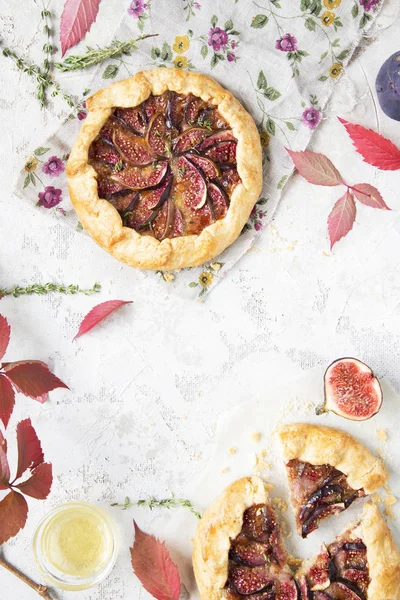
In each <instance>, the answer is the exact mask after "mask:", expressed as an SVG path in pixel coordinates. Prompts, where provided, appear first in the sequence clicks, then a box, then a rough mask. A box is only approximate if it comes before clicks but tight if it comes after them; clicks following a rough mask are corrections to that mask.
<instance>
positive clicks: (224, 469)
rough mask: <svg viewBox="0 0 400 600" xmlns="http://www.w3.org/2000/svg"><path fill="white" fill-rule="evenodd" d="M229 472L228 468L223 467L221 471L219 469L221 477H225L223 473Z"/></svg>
mask: <svg viewBox="0 0 400 600" xmlns="http://www.w3.org/2000/svg"><path fill="white" fill-rule="evenodd" d="M228 471H229V467H224V468H223V469H221V475H225V473H228Z"/></svg>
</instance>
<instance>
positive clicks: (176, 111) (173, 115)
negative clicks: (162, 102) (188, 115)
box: [167, 91, 186, 131]
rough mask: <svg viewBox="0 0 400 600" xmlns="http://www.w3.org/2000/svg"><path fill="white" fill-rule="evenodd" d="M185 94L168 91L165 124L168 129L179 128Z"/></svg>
mask: <svg viewBox="0 0 400 600" xmlns="http://www.w3.org/2000/svg"><path fill="white" fill-rule="evenodd" d="M185 102H186V99H185V96H180V95H179V94H177V93H176V92H172V91H171V92H170V93H169V97H168V102H167V125H168V127H169V128H170V129H176V130H177V131H179V130H180V126H181V123H182V120H183V113H184V110H185Z"/></svg>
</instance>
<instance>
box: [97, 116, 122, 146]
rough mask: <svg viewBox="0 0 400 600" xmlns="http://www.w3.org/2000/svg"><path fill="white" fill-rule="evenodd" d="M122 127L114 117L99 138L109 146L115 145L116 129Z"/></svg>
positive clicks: (102, 129) (101, 131) (104, 126)
mask: <svg viewBox="0 0 400 600" xmlns="http://www.w3.org/2000/svg"><path fill="white" fill-rule="evenodd" d="M120 127H122V125H121V122H120V121H119V120H118V119H116V118H115V117H114V116H111V117H110V118H109V119H108V120H107V121H106V122H105V123H104V125H103V127H102V128H101V129H100V133H99V136H100V137H101V138H102V139H103V140H104V141H106V142H108V143H109V144H112V143H113V133H114V131H115V129H118V128H120Z"/></svg>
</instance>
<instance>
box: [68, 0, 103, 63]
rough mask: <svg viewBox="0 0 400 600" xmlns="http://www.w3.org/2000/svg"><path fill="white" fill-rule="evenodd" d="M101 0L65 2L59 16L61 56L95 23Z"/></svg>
mask: <svg viewBox="0 0 400 600" xmlns="http://www.w3.org/2000/svg"><path fill="white" fill-rule="evenodd" d="M100 1H101V0H65V4H64V10H63V13H62V15H61V26H60V42H61V52H62V56H64V54H65V53H66V51H67V50H68V48H71V47H72V46H75V45H76V44H77V43H78V42H80V41H81V40H82V39H83V38H84V37H85V35H86V34H87V32H88V31H89V30H90V27H91V26H92V24H93V23H94V22H95V20H96V17H97V13H98V12H99V4H100Z"/></svg>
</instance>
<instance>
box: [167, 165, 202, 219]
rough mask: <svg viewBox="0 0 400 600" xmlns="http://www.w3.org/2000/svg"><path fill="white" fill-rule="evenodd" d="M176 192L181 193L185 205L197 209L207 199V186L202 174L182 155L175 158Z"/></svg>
mask: <svg viewBox="0 0 400 600" xmlns="http://www.w3.org/2000/svg"><path fill="white" fill-rule="evenodd" d="M175 169H176V182H177V184H178V186H177V187H178V193H179V194H181V195H182V199H183V202H184V203H185V205H186V206H188V207H190V208H193V209H194V210H199V209H200V208H202V207H203V206H204V205H205V203H206V200H207V187H206V182H205V179H204V177H203V175H202V174H201V173H200V171H199V169H198V168H197V167H195V166H194V164H192V163H191V162H190V161H188V159H187V158H185V157H184V156H179V157H178V158H177V159H176V160H175Z"/></svg>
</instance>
